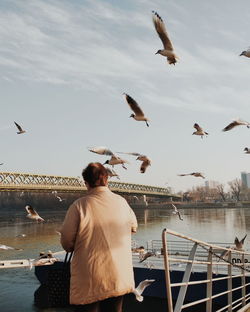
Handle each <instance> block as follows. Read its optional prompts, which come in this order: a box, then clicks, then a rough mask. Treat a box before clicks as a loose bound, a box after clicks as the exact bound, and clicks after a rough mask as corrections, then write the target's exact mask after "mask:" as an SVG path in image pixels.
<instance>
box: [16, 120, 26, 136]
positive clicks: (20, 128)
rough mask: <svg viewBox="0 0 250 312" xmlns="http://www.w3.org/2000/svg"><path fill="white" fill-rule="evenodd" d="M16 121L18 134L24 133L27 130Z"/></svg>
mask: <svg viewBox="0 0 250 312" xmlns="http://www.w3.org/2000/svg"><path fill="white" fill-rule="evenodd" d="M14 123H15V125H16V127H17V129H18V132H17V134H22V133H25V132H26V131H25V130H23V128H22V127H21V126H20V125H19V124H18V123H16V122H15V121H14Z"/></svg>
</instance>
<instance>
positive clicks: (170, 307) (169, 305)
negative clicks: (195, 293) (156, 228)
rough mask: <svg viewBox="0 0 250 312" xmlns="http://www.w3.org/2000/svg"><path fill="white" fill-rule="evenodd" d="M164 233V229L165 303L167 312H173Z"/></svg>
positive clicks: (163, 233) (163, 234)
mask: <svg viewBox="0 0 250 312" xmlns="http://www.w3.org/2000/svg"><path fill="white" fill-rule="evenodd" d="M166 232H167V230H166V229H164V230H163V231H162V246H163V256H164V266H165V282H166V292H167V303H168V310H167V311H168V312H173V301H172V292H171V285H170V284H171V280H170V273H169V260H168V249H167V240H166Z"/></svg>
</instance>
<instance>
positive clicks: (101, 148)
mask: <svg viewBox="0 0 250 312" xmlns="http://www.w3.org/2000/svg"><path fill="white" fill-rule="evenodd" d="M89 151H90V152H92V153H96V154H99V155H108V156H112V155H113V152H112V151H111V150H110V149H109V148H107V147H105V146H98V147H93V148H89Z"/></svg>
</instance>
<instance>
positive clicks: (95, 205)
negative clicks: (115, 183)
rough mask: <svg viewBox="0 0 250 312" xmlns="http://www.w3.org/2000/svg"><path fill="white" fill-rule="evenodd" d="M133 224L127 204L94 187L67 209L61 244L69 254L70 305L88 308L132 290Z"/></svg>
mask: <svg viewBox="0 0 250 312" xmlns="http://www.w3.org/2000/svg"><path fill="white" fill-rule="evenodd" d="M136 228H137V221H136V217H135V214H134V212H133V210H132V209H131V208H130V206H129V205H128V203H127V201H126V200H125V199H124V198H123V197H121V196H119V195H117V194H114V193H113V192H111V191H110V190H109V188H108V187H106V186H98V187H95V188H93V189H91V190H90V191H88V192H87V194H86V196H84V197H82V198H80V199H78V200H76V201H75V202H74V203H73V204H72V205H71V206H70V207H69V209H68V211H67V214H66V216H65V219H64V222H63V226H62V229H61V244H62V246H63V248H64V249H65V250H66V251H73V250H74V256H73V259H72V262H71V280H70V303H71V304H76V305H79V304H88V303H92V302H96V301H99V300H103V299H106V298H110V297H116V296H121V295H124V294H126V293H130V292H131V291H132V290H133V288H134V275H133V265H132V254H131V232H136Z"/></svg>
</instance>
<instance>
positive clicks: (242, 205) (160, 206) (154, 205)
mask: <svg viewBox="0 0 250 312" xmlns="http://www.w3.org/2000/svg"><path fill="white" fill-rule="evenodd" d="M172 204H174V205H176V206H177V207H178V208H180V209H195V208H197V209H202V208H204V209H209V208H211V209H216V208H220V209H221V208H223V209H225V208H250V202H226V203H221V202H220V203H194V202H188V203H187V202H185V203H184V202H168V203H158V204H157V203H152V204H150V203H149V205H148V206H146V205H143V204H130V206H131V207H132V208H133V209H172Z"/></svg>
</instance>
